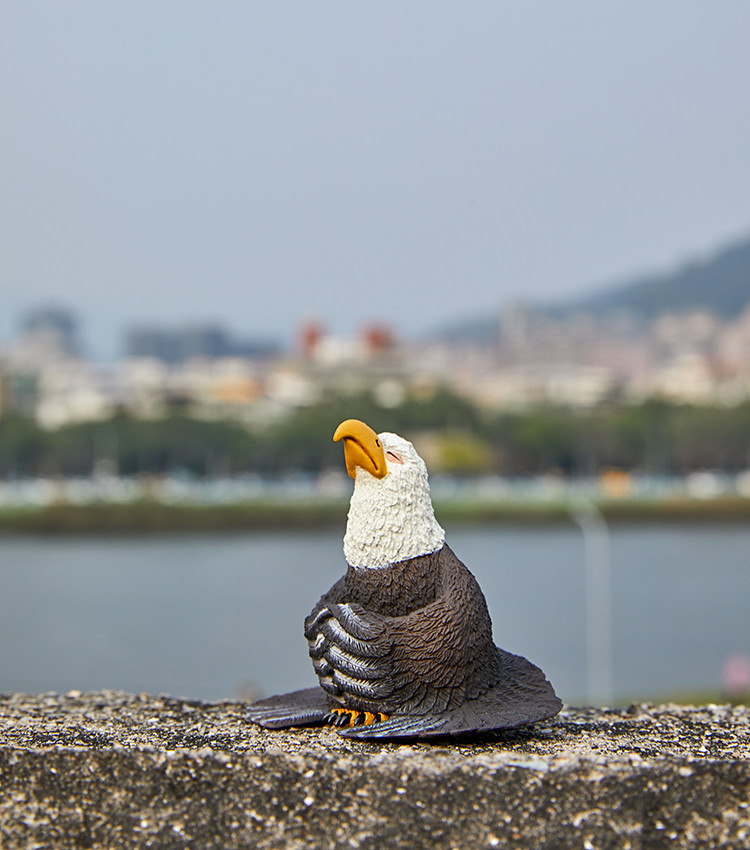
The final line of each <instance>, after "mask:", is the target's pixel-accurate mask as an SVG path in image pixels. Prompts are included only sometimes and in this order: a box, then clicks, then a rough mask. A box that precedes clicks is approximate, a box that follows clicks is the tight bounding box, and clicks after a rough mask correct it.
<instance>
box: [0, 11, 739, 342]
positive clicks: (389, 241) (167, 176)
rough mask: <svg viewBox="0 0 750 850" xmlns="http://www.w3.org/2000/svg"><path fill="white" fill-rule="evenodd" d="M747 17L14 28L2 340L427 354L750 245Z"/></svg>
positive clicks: (99, 20)
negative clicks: (321, 333)
mask: <svg viewBox="0 0 750 850" xmlns="http://www.w3.org/2000/svg"><path fill="white" fill-rule="evenodd" d="M748 33H750V2H747V0H714V2H710V3H709V2H702V1H701V2H695V0H679V2H677V1H676V0H673V2H665V0H647V2H646V0H627V2H617V0H607V2H601V0H586V2H579V0H573V1H572V2H571V0H560V2H554V3H552V2H544V1H543V0H514V2H505V0H482V2H469V3H458V2H450V3H447V2H440V0H424V2H422V1H421V0H409V2H403V1H401V2H388V1H386V2H378V3H364V2H343V0H341V2H325V0H314V2H310V0H304V2H303V0H299V2H284V0H273V1H272V2H270V1H269V2H251V0H240V2H227V0H224V1H223V2H221V3H210V2H208V1H207V0H206V2H200V3H199V2H193V0H171V2H167V1H166V0H160V2H157V3H154V2H150V1H149V2H134V0H128V2H107V3H102V2H100V0H91V1H90V2H78V1H77V0H65V2H59V0H48V2H35V0H9V2H6V3H4V4H3V7H2V11H0V128H1V130H2V132H1V133H0V296H1V299H2V300H1V307H2V309H1V310H0V341H3V340H7V338H8V336H9V335H10V333H11V331H12V330H13V329H14V327H15V326H16V324H17V322H18V319H19V318H20V315H21V314H22V312H23V311H24V310H26V309H28V308H30V307H34V306H37V305H40V304H46V303H49V302H55V303H61V304H66V305H69V306H71V307H72V308H74V309H75V310H76V311H77V312H78V313H79V314H80V317H81V320H82V323H83V327H82V331H83V335H84V338H85V339H86V340H87V341H88V342H89V344H90V348H91V349H93V350H94V351H95V352H97V353H99V354H105V355H112V354H114V353H116V352H117V351H118V350H119V347H120V344H121V332H122V329H123V328H124V327H125V326H126V325H127V324H128V323H134V322H152V321H154V322H155V321H158V322H164V323H172V324H178V323H182V322H187V321H194V320H219V321H221V322H223V323H225V324H226V325H227V327H228V328H229V329H230V330H232V331H233V332H235V333H236V334H238V335H248V336H250V335H252V336H272V337H274V336H279V337H282V338H286V339H288V338H289V337H290V336H291V334H292V333H293V332H294V329H295V328H296V327H297V326H298V324H299V323H300V321H302V320H303V319H305V318H310V317H315V318H318V319H320V320H321V321H322V322H324V323H325V324H326V325H327V326H328V327H329V328H330V329H331V330H332V331H336V332H340V333H350V332H355V331H356V330H357V329H358V328H359V327H360V326H361V325H362V324H363V323H365V322H366V321H368V320H371V319H379V320H385V321H388V322H390V323H392V324H393V325H394V326H395V328H397V329H398V331H399V332H401V333H402V334H404V335H416V334H419V333H422V332H424V331H426V330H429V329H431V328H434V327H435V326H439V325H441V324H443V323H445V322H447V321H450V320H452V319H456V318H464V317H472V316H476V315H483V314H487V313H488V312H490V311H495V310H497V309H498V308H499V307H500V305H501V304H503V303H506V302H507V301H509V300H511V299H515V298H518V297H524V298H531V299H536V298H538V299H549V298H553V297H558V296H562V295H566V294H573V293H580V292H583V291H585V290H588V289H591V288H592V287H595V286H597V285H599V284H602V283H607V282H612V281H617V280H619V279H621V278H622V277H629V276H630V275H631V274H633V273H637V272H640V271H644V270H659V269H667V268H670V267H671V266H672V265H674V264H676V263H679V262H681V261H683V260H685V259H686V258H689V257H691V256H700V255H703V254H705V253H706V252H710V251H711V250H712V249H714V248H715V247H718V246H719V245H720V244H722V243H723V242H725V241H727V240H731V239H734V238H737V237H739V236H742V235H745V234H746V233H747V232H748V231H750V209H749V206H748V199H749V198H750V108H748V82H749V81H750V50H748Z"/></svg>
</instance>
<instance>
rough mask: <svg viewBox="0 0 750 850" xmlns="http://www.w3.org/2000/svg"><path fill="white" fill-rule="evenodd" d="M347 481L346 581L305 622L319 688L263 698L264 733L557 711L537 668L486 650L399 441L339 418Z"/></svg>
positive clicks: (475, 598) (381, 732) (471, 600)
mask: <svg viewBox="0 0 750 850" xmlns="http://www.w3.org/2000/svg"><path fill="white" fill-rule="evenodd" d="M333 439H334V440H336V441H338V440H343V441H344V456H345V461H346V468H347V471H348V472H349V475H350V476H351V477H352V478H354V491H353V494H352V498H351V505H350V509H349V516H348V521H347V526H346V535H345V537H344V555H345V556H346V560H347V563H348V569H347V572H346V575H344V576H343V577H342V578H341V579H340V580H339V581H337V582H336V584H334V585H333V587H332V588H331V589H330V590H329V591H328V592H327V593H326V594H324V595H323V597H322V598H321V599H320V601H319V602H318V604H317V605H316V606H315V607H314V608H313V610H312V612H311V613H310V616H309V617H307V619H306V620H305V637H306V638H307V642H308V647H309V653H310V657H311V659H312V663H313V667H314V668H315V672H316V673H317V676H318V682H319V687H315V688H307V689H305V690H300V691H294V692H293V693H289V694H283V695H281V696H274V697H269V698H268V699H263V700H260V701H258V702H256V703H253V704H252V705H250V706H249V717H250V719H251V720H252V721H254V722H255V723H258V724H259V725H261V726H264V727H266V728H269V729H283V728H286V727H290V726H303V725H312V724H318V723H333V724H334V725H335V726H336V727H337V729H338V730H339V731H340V732H341V734H343V735H346V736H347V737H350V738H384V739H385V738H428V737H434V736H441V735H460V734H465V733H471V732H480V731H490V730H497V729H510V728H513V727H516V726H522V725H526V724H528V723H534V722H535V721H538V720H544V719H545V718H549V717H552V716H554V715H555V714H557V712H558V711H559V710H560V708H561V707H562V703H561V702H560V700H559V699H558V697H557V696H556V695H555V692H554V690H553V688H552V685H551V684H550V683H549V682H548V681H547V679H546V678H545V676H544V673H542V671H541V670H540V669H539V668H538V667H536V666H535V665H534V664H532V663H531V662H530V661H527V660H526V659H525V658H523V657H521V656H519V655H512V654H511V653H509V652H506V651H505V650H503V649H500V648H499V647H496V646H495V644H494V642H493V639H492V623H491V621H490V615H489V612H488V610H487V603H486V601H485V598H484V595H483V593H482V591H481V590H480V588H479V585H478V584H477V581H476V579H475V578H474V576H473V575H472V574H471V573H470V572H469V570H468V569H467V568H466V567H465V566H464V564H463V563H461V561H459V559H458V558H457V557H456V556H455V555H454V554H453V552H452V551H451V549H450V548H449V546H448V545H447V544H446V543H445V532H444V531H443V529H442V528H441V527H440V525H438V523H437V520H436V519H435V514H434V511H433V508H432V501H431V499H430V488H429V484H428V480H427V468H426V466H425V463H424V461H423V460H422V458H421V457H420V456H419V455H418V454H417V452H416V451H415V449H414V446H413V445H412V444H411V443H410V442H408V441H407V440H405V439H403V438H402V437H399V436H398V435H397V434H391V433H387V432H386V433H382V434H376V433H375V432H374V431H373V430H372V428H370V427H369V426H368V425H366V424H365V423H364V422H361V421H359V420H357V419H347V420H346V421H345V422H342V423H341V425H339V427H338V428H337V429H336V432H335V434H334V436H333Z"/></svg>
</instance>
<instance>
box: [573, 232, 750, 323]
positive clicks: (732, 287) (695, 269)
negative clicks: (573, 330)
mask: <svg viewBox="0 0 750 850" xmlns="http://www.w3.org/2000/svg"><path fill="white" fill-rule="evenodd" d="M748 303H750V236H749V237H747V238H746V239H744V240H743V241H741V242H737V243H734V244H732V245H728V246H725V247H724V248H722V249H720V250H719V251H717V252H716V253H714V254H713V255H712V256H710V257H708V258H706V259H702V260H693V261H691V262H689V263H687V264H685V265H684V266H682V267H681V268H679V269H677V270H676V271H673V272H669V273H666V274H656V275H647V276H644V277H640V278H638V279H636V280H633V281H631V282H629V283H625V284H622V285H620V286H616V287H614V288H612V289H609V288H608V289H607V290H605V291H602V292H597V293H596V294H594V295H591V296H588V297H586V298H582V299H578V300H574V301H571V302H569V303H567V304H565V305H563V306H562V311H563V312H585V313H591V314H593V315H597V316H603V315H606V314H608V313H612V312H615V311H621V310H626V311H628V312H630V313H633V314H634V315H636V316H637V317H638V318H641V319H645V320H649V319H655V318H656V317H657V316H658V315H660V314H661V313H666V312H672V311H684V310H692V309H696V308H706V309H708V310H711V311H712V312H714V313H716V315H717V316H721V317H722V318H726V319H729V318H732V317H733V316H736V315H738V314H739V313H741V312H742V310H743V309H744V308H745V306H746V305H747V304H748Z"/></svg>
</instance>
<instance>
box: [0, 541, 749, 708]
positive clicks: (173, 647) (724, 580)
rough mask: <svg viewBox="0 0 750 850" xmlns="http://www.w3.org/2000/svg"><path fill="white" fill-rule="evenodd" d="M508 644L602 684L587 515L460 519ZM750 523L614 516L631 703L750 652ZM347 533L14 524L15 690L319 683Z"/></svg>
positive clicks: (715, 684) (8, 644)
mask: <svg viewBox="0 0 750 850" xmlns="http://www.w3.org/2000/svg"><path fill="white" fill-rule="evenodd" d="M447 532H448V541H449V543H450V544H451V546H452V547H453V548H454V550H455V551H456V553H457V554H458V555H459V557H460V558H462V560H464V561H465V562H466V564H467V565H468V566H469V568H470V569H471V570H472V571H473V572H474V573H475V574H476V576H477V577H478V579H479V581H480V584H481V585H482V588H483V590H484V592H485V594H486V596H487V600H488V604H489V607H490V611H491V614H492V618H493V623H494V632H495V639H496V642H497V643H498V644H499V645H501V646H503V647H504V648H506V649H508V650H511V651H514V652H519V653H522V654H524V655H527V656H528V657H529V658H531V659H532V660H533V661H535V662H536V663H538V664H539V665H540V666H541V667H542V668H543V669H544V670H545V672H546V673H547V675H548V676H549V677H550V679H551V680H552V682H553V683H554V684H555V686H556V688H557V689H558V691H559V692H560V693H561V695H562V697H563V698H564V699H565V700H567V701H572V702H581V701H583V700H584V699H585V693H586V670H585V658H586V646H585V610H584V569H583V564H584V544H583V537H582V534H581V532H580V530H579V529H577V528H575V527H574V526H570V527H544V528H538V529H534V530H531V531H530V530H528V529H526V530H523V529H519V528H507V527H506V528H491V527H483V528H461V527H448V528H447ZM749 551H750V528H748V527H747V526H722V527H712V526H706V527H699V528H695V527H686V526H653V527H643V526H640V527H639V526H624V527H623V526H620V527H615V528H613V529H612V531H611V561H612V584H613V660H614V671H613V672H614V677H613V678H614V695H615V698H616V699H617V700H618V701H623V700H628V699H635V698H658V697H660V696H663V695H674V694H679V693H683V692H696V691H715V692H718V691H719V689H720V688H721V679H722V667H723V665H724V664H725V662H726V660H727V659H728V658H729V657H730V656H732V655H733V654H737V653H740V654H741V653H745V654H747V653H748V652H750V627H748V623H747V600H748V598H750V564H749V563H748V556H747V553H748V552H749ZM344 568H345V565H344V558H343V554H342V551H341V535H340V533H339V532H337V531H320V532H292V533H290V532H284V533H278V534H275V533H274V534H268V533H267V534H254V535H244V534H236V535H222V536H216V535H212V536H192V537H178V536H159V537H154V538H131V539H123V538H119V539H118V538H99V539H93V538H86V537H79V538H75V539H66V540H64V541H61V540H60V539H50V538H38V537H35V538H31V537H6V538H4V539H0V648H1V649H0V659H2V660H1V661H0V691H4V692H8V691H28V692H40V691H46V690H55V691H61V692H65V691H67V690H70V689H78V690H89V689H97V688H115V689H124V690H128V691H134V692H142V691H145V692H150V693H160V692H166V693H170V694H173V695H177V696H186V697H192V698H200V699H207V700H217V699H222V698H232V697H235V696H237V695H238V694H247V693H252V692H260V693H263V694H270V693H273V692H278V691H282V690H287V689H294V688H298V687H304V686H307V685H310V684H314V676H313V673H312V669H311V667H310V665H309V661H308V658H307V651H306V645H305V641H304V638H303V637H302V621H303V619H304V617H305V615H306V614H307V613H308V611H309V610H310V608H311V607H312V605H313V604H314V602H315V601H316V600H317V599H318V597H319V596H320V594H321V593H323V592H324V591H325V590H326V589H327V588H328V587H329V586H330V585H331V584H332V583H333V582H334V581H335V580H336V579H337V578H338V577H339V576H340V575H341V574H342V572H343V570H344Z"/></svg>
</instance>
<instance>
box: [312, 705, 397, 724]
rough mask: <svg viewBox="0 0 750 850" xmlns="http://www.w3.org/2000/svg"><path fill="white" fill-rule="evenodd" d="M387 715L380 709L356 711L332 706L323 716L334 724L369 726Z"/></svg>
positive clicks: (384, 718)
mask: <svg viewBox="0 0 750 850" xmlns="http://www.w3.org/2000/svg"><path fill="white" fill-rule="evenodd" d="M388 717H389V715H388V714H384V713H383V712H382V711H378V712H372V711H358V710H357V709H356V708H332V709H331V711H330V712H329V714H328V716H327V717H326V718H325V719H326V722H327V723H332V724H333V725H334V726H370V725H372V724H373V723H382V722H383V721H384V720H388Z"/></svg>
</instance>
